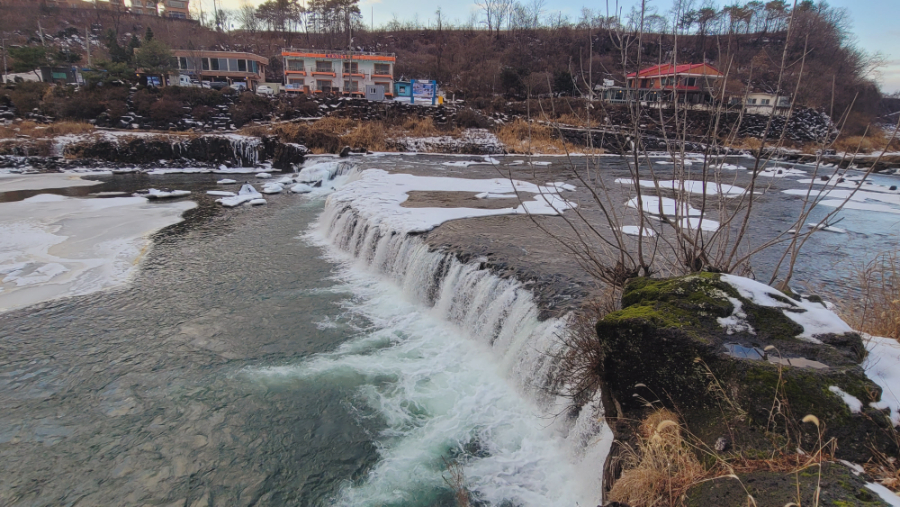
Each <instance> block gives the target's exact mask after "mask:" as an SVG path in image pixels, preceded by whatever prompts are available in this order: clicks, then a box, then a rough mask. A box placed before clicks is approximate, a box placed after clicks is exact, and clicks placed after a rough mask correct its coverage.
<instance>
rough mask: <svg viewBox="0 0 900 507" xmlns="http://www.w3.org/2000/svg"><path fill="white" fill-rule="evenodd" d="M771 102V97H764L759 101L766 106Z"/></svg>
mask: <svg viewBox="0 0 900 507" xmlns="http://www.w3.org/2000/svg"><path fill="white" fill-rule="evenodd" d="M769 102H771V101H770V100H769V99H762V100H761V101H760V102H759V103H760V104H762V105H764V106H768V105H769Z"/></svg>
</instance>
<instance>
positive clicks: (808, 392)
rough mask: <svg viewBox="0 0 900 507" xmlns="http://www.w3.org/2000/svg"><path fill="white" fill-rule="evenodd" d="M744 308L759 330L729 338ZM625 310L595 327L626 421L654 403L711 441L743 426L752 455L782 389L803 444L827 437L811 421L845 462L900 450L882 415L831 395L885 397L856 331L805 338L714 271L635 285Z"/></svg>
mask: <svg viewBox="0 0 900 507" xmlns="http://www.w3.org/2000/svg"><path fill="white" fill-rule="evenodd" d="M773 292H774V289H773ZM785 301H787V302H789V303H790V304H794V305H795V306H796V303H794V302H792V301H791V300H790V299H788V298H785ZM738 305H739V306H740V311H741V312H742V315H745V317H744V318H745V320H746V322H747V323H748V324H750V326H751V327H752V330H753V331H752V332H751V331H750V330H748V329H743V330H734V329H732V330H731V334H729V330H727V329H726V328H725V327H723V326H722V325H721V324H720V322H719V319H721V318H725V317H730V316H732V314H733V313H735V312H736V307H737V306H738ZM622 306H623V308H622V310H620V311H617V312H614V313H611V314H609V315H607V316H606V317H605V318H604V319H602V320H601V321H599V322H598V323H597V326H596V330H597V336H598V338H599V341H600V350H601V354H600V356H601V364H600V365H599V369H600V371H599V374H600V376H601V379H602V384H603V390H604V396H605V397H606V402H607V403H611V404H612V405H613V406H616V407H621V410H622V412H623V413H622V414H621V415H622V416H625V417H627V418H634V419H639V418H640V417H641V413H642V411H643V410H644V409H645V406H646V404H647V403H648V402H657V401H659V402H660V403H662V404H663V405H666V406H668V407H670V408H674V409H676V410H677V411H679V413H681V414H683V416H684V417H685V419H686V421H687V422H688V425H689V427H691V429H692V430H693V431H695V432H696V433H699V434H700V435H701V437H703V438H704V440H710V441H709V442H707V443H709V444H712V442H713V441H715V439H716V437H717V436H720V435H722V434H723V433H722V431H725V430H726V429H727V428H731V429H734V428H735V424H737V425H738V426H739V427H740V428H741V429H743V430H746V432H745V433H746V435H742V436H738V437H736V439H737V440H740V442H735V443H736V445H742V446H744V447H745V448H746V449H750V450H752V448H753V447H756V446H758V445H761V443H763V442H764V441H768V440H770V439H766V438H762V436H763V434H764V433H765V432H766V430H767V429H769V428H768V422H769V416H770V413H771V411H772V407H773V405H774V404H775V401H776V391H777V393H778V394H777V396H778V398H779V399H778V402H779V403H778V405H779V406H780V407H781V409H782V413H784V414H785V415H786V416H787V417H789V418H793V419H792V420H791V421H789V424H790V425H792V426H793V427H795V428H800V431H801V435H800V438H802V442H800V443H801V444H803V445H804V446H807V445H808V446H811V445H813V443H814V442H815V441H816V439H817V437H818V435H817V434H816V432H815V428H812V427H802V426H801V425H800V423H799V420H800V419H802V418H803V417H804V416H805V415H807V414H814V415H816V416H817V417H818V418H819V419H820V420H821V421H822V422H823V423H824V427H825V428H826V437H827V438H830V437H835V438H837V439H838V453H839V456H841V457H844V458H847V459H851V460H861V461H865V460H866V459H868V457H869V456H870V455H871V452H870V451H869V450H868V448H867V445H869V444H876V445H879V446H880V445H886V446H889V447H892V446H893V444H892V443H891V442H890V441H889V439H887V438H886V432H884V431H883V429H884V428H882V427H879V425H878V424H877V423H876V422H875V421H877V420H879V419H884V417H883V414H880V413H878V412H877V411H875V409H870V408H866V409H865V410H864V411H863V412H864V413H863V414H858V413H857V414H854V413H851V411H850V409H849V407H848V406H847V404H846V403H845V402H844V401H843V400H842V399H841V398H840V397H839V396H837V395H836V394H835V393H834V392H832V391H830V390H829V388H830V387H831V386H837V387H839V388H840V389H841V390H843V391H844V392H846V393H848V394H850V395H853V396H855V397H856V398H857V399H859V400H861V401H862V402H863V403H864V405H865V406H868V402H869V401H871V400H877V399H879V397H880V394H881V393H880V389H879V388H878V386H877V385H876V384H874V383H873V382H871V381H870V380H869V379H868V378H866V376H865V374H864V372H863V370H862V368H861V366H860V364H859V363H860V361H861V359H862V356H863V354H862V352H861V347H862V342H861V339H860V337H859V336H858V335H857V334H855V333H846V334H840V335H828V336H825V337H822V342H823V343H813V342H811V341H809V340H805V339H800V338H799V337H798V336H799V335H800V334H801V333H802V332H803V328H802V327H801V326H799V325H798V324H797V323H795V322H794V321H793V320H791V319H790V318H788V317H787V316H786V315H785V314H784V311H782V309H779V308H771V307H764V306H760V305H757V304H755V303H753V302H752V301H750V300H748V299H747V298H744V297H742V296H741V295H740V294H739V292H738V291H737V290H736V289H735V288H734V287H732V286H731V285H730V284H728V283H726V282H724V281H722V280H721V278H720V275H718V274H715V273H699V274H693V275H689V276H685V277H679V278H670V279H662V280H657V279H649V278H639V279H635V280H632V281H631V282H629V283H628V284H627V286H626V287H625V290H624V294H623V296H622ZM789 310H790V309H789ZM797 310H798V311H802V308H799V306H798V307H797ZM732 343H733V344H738V345H740V346H742V347H745V348H746V349H745V350H748V351H754V350H755V351H756V353H757V354H759V357H752V358H744V357H736V356H734V355H731V354H729V353H728V348H727V347H726V344H732ZM769 345H773V346H774V347H775V348H774V349H772V350H771V351H770V352H769V353H768V354H772V355H773V357H771V358H768V357H763V356H765V355H766V352H764V349H765V348H766V347H767V346H769ZM751 355H752V354H751ZM776 356H782V358H803V359H806V360H810V361H815V362H816V363H818V364H819V365H821V366H824V368H821V369H817V368H811V367H797V366H787V365H779V364H775V363H774V362H772V361H771V359H775V358H776ZM801 363H804V364H809V363H808V362H801ZM816 363H814V364H816ZM779 379H781V382H782V385H781V386H780V387H779ZM607 406H610V405H607ZM610 412H612V411H610ZM806 426H809V425H806ZM751 433H752V434H751ZM795 433H796V432H795ZM794 437H797V435H796V434H795V435H794Z"/></svg>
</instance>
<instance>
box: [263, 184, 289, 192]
mask: <svg viewBox="0 0 900 507" xmlns="http://www.w3.org/2000/svg"><path fill="white" fill-rule="evenodd" d="M282 190H284V187H283V186H282V185H281V183H266V184H265V185H263V188H262V190H261V191H260V192H262V193H264V194H279V193H281V191H282Z"/></svg>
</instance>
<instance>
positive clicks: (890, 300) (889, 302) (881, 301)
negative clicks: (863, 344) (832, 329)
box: [833, 252, 900, 340]
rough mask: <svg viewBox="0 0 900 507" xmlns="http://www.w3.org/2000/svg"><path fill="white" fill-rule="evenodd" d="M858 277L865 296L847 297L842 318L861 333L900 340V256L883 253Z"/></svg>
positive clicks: (861, 269) (868, 264)
mask: <svg viewBox="0 0 900 507" xmlns="http://www.w3.org/2000/svg"><path fill="white" fill-rule="evenodd" d="M855 275H856V278H857V280H858V281H859V288H860V291H861V296H860V297H859V298H855V299H854V298H847V299H848V301H847V302H846V303H845V304H844V305H843V306H840V307H839V313H840V315H841V317H842V318H843V319H844V320H845V321H846V322H847V324H849V325H850V326H851V327H852V328H853V329H856V330H857V331H861V332H864V333H868V334H871V335H875V336H886V337H889V338H894V339H898V340H900V253H898V252H886V253H882V254H880V255H878V256H876V257H875V258H874V259H873V260H871V261H870V262H868V263H866V264H864V265H862V266H859V267H857V268H856V269H855ZM833 299H840V298H833Z"/></svg>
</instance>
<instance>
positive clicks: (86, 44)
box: [84, 27, 91, 68]
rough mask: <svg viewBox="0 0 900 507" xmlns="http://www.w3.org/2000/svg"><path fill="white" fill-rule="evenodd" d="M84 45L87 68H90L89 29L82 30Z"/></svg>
mask: <svg viewBox="0 0 900 507" xmlns="http://www.w3.org/2000/svg"><path fill="white" fill-rule="evenodd" d="M84 44H85V47H86V48H87V58H88V68H91V29H90V28H89V27H85V28H84Z"/></svg>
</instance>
